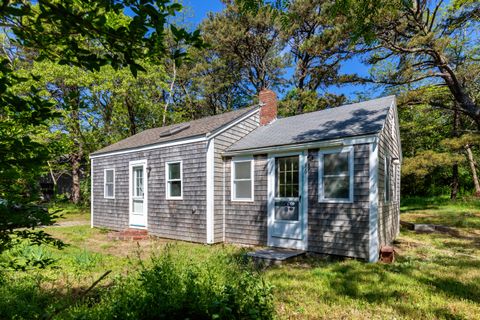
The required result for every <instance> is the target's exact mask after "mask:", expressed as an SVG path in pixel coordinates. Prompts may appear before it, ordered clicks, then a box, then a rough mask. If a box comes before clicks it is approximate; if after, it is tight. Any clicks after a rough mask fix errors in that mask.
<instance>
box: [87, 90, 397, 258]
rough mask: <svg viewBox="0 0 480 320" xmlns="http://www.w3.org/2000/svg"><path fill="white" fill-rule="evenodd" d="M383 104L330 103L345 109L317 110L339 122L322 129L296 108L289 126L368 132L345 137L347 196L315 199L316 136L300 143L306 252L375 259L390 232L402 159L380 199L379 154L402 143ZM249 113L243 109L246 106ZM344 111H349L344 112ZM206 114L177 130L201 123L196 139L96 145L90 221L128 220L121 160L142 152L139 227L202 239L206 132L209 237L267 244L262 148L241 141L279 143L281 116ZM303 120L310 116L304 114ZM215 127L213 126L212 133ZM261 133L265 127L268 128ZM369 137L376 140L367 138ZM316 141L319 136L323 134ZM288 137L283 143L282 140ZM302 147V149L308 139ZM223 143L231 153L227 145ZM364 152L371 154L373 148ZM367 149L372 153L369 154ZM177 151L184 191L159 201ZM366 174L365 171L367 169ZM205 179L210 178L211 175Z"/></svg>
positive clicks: (114, 223) (153, 135)
mask: <svg viewBox="0 0 480 320" xmlns="http://www.w3.org/2000/svg"><path fill="white" fill-rule="evenodd" d="M388 103H390V104H392V103H394V98H393V97H386V98H381V99H378V100H375V101H370V102H366V103H364V104H359V106H364V107H365V108H366V109H365V110H357V109H355V107H354V105H350V106H347V107H348V108H347V109H345V110H347V111H349V114H350V116H349V115H345V113H342V112H340V110H329V111H328V112H326V113H324V114H325V115H329V116H330V117H344V118H345V117H346V119H344V120H343V122H341V123H340V124H336V122H335V121H327V120H329V119H322V121H323V122H325V123H327V124H328V125H329V126H334V127H335V125H337V129H338V130H337V131H335V130H333V129H332V130H331V131H332V132H330V131H328V130H327V129H328V128H326V127H325V125H324V124H321V123H320V122H318V123H317V121H314V119H313V118H312V116H311V115H310V116H309V115H302V116H299V117H298V119H300V120H302V119H303V120H302V121H301V123H296V126H298V127H295V130H297V131H299V130H300V131H301V130H304V131H306V132H309V134H310V135H309V137H308V139H313V138H314V137H320V136H321V135H322V133H323V132H326V131H325V130H327V131H328V132H330V134H332V135H335V134H337V135H338V134H343V133H342V132H344V131H341V130H350V131H351V132H362V135H363V137H365V136H366V137H367V138H369V139H370V140H364V139H363V138H362V140H357V141H356V142H355V143H356V144H354V145H353V154H354V159H353V163H354V165H353V172H354V193H353V203H332V202H330V203H320V202H319V195H318V192H319V186H318V183H319V175H318V168H319V163H318V153H319V150H321V149H319V148H318V147H319V145H318V144H309V145H308V147H309V148H310V149H308V152H307V167H306V170H307V171H306V178H307V185H308V201H307V202H308V211H307V218H308V225H307V234H308V250H309V251H313V252H318V253H325V254H334V255H342V256H351V257H357V258H363V259H367V260H375V259H374V258H375V254H376V250H377V249H379V248H380V247H381V246H382V245H386V244H390V243H391V242H392V241H393V239H394V238H395V236H396V235H397V234H398V232H399V214H400V212H399V201H400V194H399V193H400V165H397V166H395V165H393V164H391V179H390V181H391V188H390V189H391V201H389V202H386V201H385V196H384V190H385V187H384V186H385V183H384V181H385V170H384V159H385V157H386V155H387V154H388V155H389V157H390V159H400V158H401V154H400V152H401V150H400V145H399V144H398V141H399V137H398V128H397V127H396V126H397V122H396V121H395V119H396V116H397V115H396V114H395V111H396V108H394V107H388ZM339 108H341V107H339ZM366 110H367V111H368V110H370V111H369V112H370V113H369V114H368V115H365V112H366ZM387 110H388V112H387ZM248 112H251V113H250V114H249V115H247V113H248ZM322 112H323V111H319V112H318V113H314V115H315V117H316V118H315V119H321V118H322V117H321V113H322ZM312 115H313V114H312ZM243 116H246V118H245V119H243V120H242V121H240V122H238V123H236V124H235V125H232V121H235V120H236V119H239V118H240V117H243ZM348 117H351V119H350V118H348ZM292 118H293V117H292ZM208 119H209V118H205V119H202V120H196V121H192V122H190V127H189V128H188V129H185V130H184V131H181V134H182V135H187V134H188V132H190V133H192V132H193V133H194V134H195V135H194V136H191V137H190V138H192V137H195V138H198V137H200V135H198V133H199V132H201V133H202V134H203V136H202V139H203V140H202V141H201V142H198V141H199V140H201V139H195V141H197V142H189V143H185V144H179V145H176V146H168V147H165V146H164V147H160V148H156V149H150V150H148V151H132V152H128V153H125V152H123V151H122V149H120V150H118V149H117V148H122V147H125V146H128V148H134V147H141V143H142V141H141V140H142V135H141V134H139V135H136V136H134V137H131V138H129V139H127V140H126V141H123V142H122V141H120V142H119V143H117V144H115V145H112V146H110V147H107V148H105V149H104V150H100V151H103V153H104V154H102V152H97V153H94V154H93V157H92V168H93V175H92V184H93V190H92V197H93V200H92V211H93V220H92V224H93V226H97V227H106V228H110V229H114V230H122V229H125V228H128V227H129V225H128V223H129V162H130V161H135V160H147V172H149V175H148V179H147V181H148V219H147V229H148V232H149V234H151V235H156V236H159V237H164V238H171V239H178V240H186V241H194V242H201V243H206V242H207V230H206V226H207V190H206V189H207V179H208V177H207V142H206V141H207V140H208V139H214V140H213V141H214V164H213V168H214V170H213V188H214V192H213V236H214V237H213V242H215V243H219V242H230V243H239V244H247V245H262V246H265V245H267V240H268V239H267V238H268V212H267V203H268V194H267V192H268V191H267V188H268V170H267V168H268V165H267V164H268V155H267V152H268V151H265V149H261V151H258V152H257V153H258V154H256V153H255V152H253V151H252V150H253V149H254V147H251V148H252V149H251V150H250V151H249V149H242V148H246V141H247V142H248V141H250V142H249V143H251V144H252V143H253V144H255V145H256V146H257V147H261V148H265V147H266V146H265V145H264V144H267V143H268V140H269V139H273V140H272V141H274V142H275V141H276V142H275V143H276V144H274V145H272V146H275V147H279V146H280V147H282V146H285V145H283V144H282V143H287V142H288V141H284V140H282V130H281V129H282V128H278V126H279V124H281V123H283V122H285V123H287V122H288V121H287V120H285V121H284V120H282V121H280V120H277V121H274V122H273V123H272V124H269V125H266V126H263V127H262V126H260V127H259V109H258V107H252V108H249V109H248V110H247V111H234V112H233V113H228V114H225V115H222V116H216V117H214V118H212V119H214V120H215V121H214V123H211V122H209V121H208ZM305 119H309V121H306V120H305ZM312 119H313V120H312ZM332 119H333V118H332ZM335 119H336V118H335ZM362 119H363V121H362ZM304 120H305V121H304ZM357 120H358V121H357ZM292 121H293V120H292ZM292 121H290V122H292ZM372 121H374V123H373V122H372ZM290 122H288V123H290ZM293 122H295V121H293ZM293 122H292V123H290V124H289V125H290V126H293V125H294V124H295V123H293ZM297 122H298V121H297ZM372 123H373V124H372ZM227 125H232V126H231V127H228V129H226V130H225V131H224V132H221V131H220V130H222V128H225V127H226V126H227ZM312 126H313V127H312ZM372 126H374V127H375V128H376V129H375V130H377V131H376V132H373V133H370V130H373V129H371V128H373V127H372ZM377 127H378V128H377ZM167 128H168V127H167ZM340 129H341V130H340ZM162 130H163V131H165V130H167V129H165V128H164V129H161V130H159V129H155V130H153V131H149V132H147V133H145V134H143V137H145V138H148V139H147V140H148V141H149V143H153V142H155V141H157V140H158V139H159V136H158V134H159V132H160V131H162ZM187 130H190V131H187ZM208 130H210V131H208ZM212 130H213V131H212ZM223 130H224V129H223ZM272 130H273V131H272ZM322 130H323V131H322ZM352 130H353V131H352ZM355 130H356V131H355ZM163 131H162V132H163ZM350 131H348V132H350ZM217 132H221V133H220V134H218V135H216V136H215V133H217ZM259 132H260V133H261V132H266V134H265V135H266V136H267V137H263V136H262V135H260V136H262V141H259V140H257V139H256V138H255V137H259ZM268 132H270V135H269V134H268ZM193 133H192V134H193ZM377 136H378V140H375V139H376V137H377ZM160 137H161V136H160ZM209 137H210V138H209ZM245 137H246V138H245ZM335 137H336V136H335ZM349 137H351V136H349ZM187 138H188V137H187ZM156 139H157V140H156ZM162 139H163V140H162ZM165 139H167V138H166V137H161V138H160V140H161V141H160V142H162V143H163V142H166V140H165ZM168 139H171V140H172V141H175V139H176V138H175V136H174V135H173V136H172V137H170V138H168ZM275 139H276V140H275ZM292 139H293V138H292ZM315 139H316V138H315ZM335 139H337V138H335ZM318 141H321V139H319V140H318ZM349 141H351V140H349ZM372 141H378V160H377V161H378V163H377V166H376V168H377V170H378V171H377V173H378V181H374V180H372V181H370V177H371V174H372V173H371V172H370V168H371V167H375V165H374V164H370V163H369V162H370V159H371V154H370V152H371V150H372V149H373V148H372V146H373V145H374V143H372ZM308 142H310V140H308ZM290 144H291V142H289V145H290ZM235 146H237V147H235ZM293 146H295V144H293ZM240 147H241V148H240ZM304 147H305V148H307V146H306V145H305V146H304ZM235 148H237V149H235ZM123 150H124V149H123ZM210 150H211V149H210ZM111 151H120V152H119V153H118V154H114V155H108V154H105V152H111ZM229 152H234V153H230V154H229ZM235 152H237V153H240V154H241V155H245V156H252V155H253V158H254V201H253V202H248V201H244V202H237V201H235V202H232V201H231V163H232V157H231V155H234V154H237V153H235ZM275 152H276V151H275ZM372 155H375V154H374V153H372ZM373 158H375V157H374V156H373ZM177 160H181V161H182V162H183V177H182V178H183V179H182V182H183V199H182V200H166V195H165V163H166V162H169V161H177ZM391 162H392V161H390V163H391ZM210 164H211V163H210ZM209 168H211V167H209ZM104 169H115V198H114V199H105V198H104ZM210 172H211V171H210ZM374 176H375V175H372V177H374ZM210 178H212V176H211V175H210ZM208 181H209V183H210V182H211V180H208ZM371 183H372V185H371ZM376 188H378V189H376ZM376 192H378V222H377V221H376V220H375V218H374V217H375V215H374V214H372V213H374V212H375V210H372V211H370V208H371V207H372V204H373V207H375V205H374V203H373V202H372V203H370V200H371V198H370V197H375V194H376ZM305 196H307V195H305ZM210 199H212V198H210ZM304 199H305V198H304ZM209 207H210V204H209ZM210 208H211V207H210ZM209 212H210V211H209ZM210 221H211V220H210ZM372 226H373V227H372ZM375 226H377V227H378V230H377V231H378V244H379V248H376V241H372V239H373V240H376V233H375V232H372V230H374V229H375ZM371 229H372V230H371ZM370 238H372V239H370Z"/></svg>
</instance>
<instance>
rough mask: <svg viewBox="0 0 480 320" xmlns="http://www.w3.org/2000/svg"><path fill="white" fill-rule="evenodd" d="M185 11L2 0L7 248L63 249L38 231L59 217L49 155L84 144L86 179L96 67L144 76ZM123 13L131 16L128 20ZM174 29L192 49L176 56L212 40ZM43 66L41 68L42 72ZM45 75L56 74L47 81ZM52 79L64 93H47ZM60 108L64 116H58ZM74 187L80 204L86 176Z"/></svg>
mask: <svg viewBox="0 0 480 320" xmlns="http://www.w3.org/2000/svg"><path fill="white" fill-rule="evenodd" d="M181 8H182V6H181V5H180V4H178V3H170V2H169V1H166V0H157V1H140V2H136V1H120V2H115V3H113V2H111V1H83V2H78V1H56V0H52V1H40V2H36V1H35V2H30V1H1V2H0V24H1V25H2V34H1V36H0V40H1V44H0V46H1V49H2V50H1V51H0V105H1V106H2V108H1V110H0V136H1V137H2V139H1V140H0V201H2V204H1V206H0V218H1V220H0V221H1V223H0V253H1V252H3V251H4V250H5V249H8V248H10V247H11V246H12V244H13V243H14V242H15V241H17V239H20V240H18V241H21V238H24V239H28V240H29V241H31V242H33V243H39V242H44V243H49V244H54V245H57V246H59V247H60V246H61V242H59V241H55V240H54V239H52V238H51V237H50V236H48V235H47V234H45V233H44V232H35V231H32V229H33V228H35V227H37V226H39V225H48V224H52V223H53V222H54V220H55V215H54V214H53V215H52V214H50V213H48V211H47V210H45V209H44V208H42V207H40V206H38V205H37V203H38V202H39V200H40V198H39V193H38V181H39V178H40V176H41V175H43V174H45V173H46V168H47V163H48V160H52V158H53V157H54V156H58V155H59V154H62V153H63V152H66V150H69V149H70V150H72V149H75V152H74V153H73V152H70V160H71V162H72V169H73V170H72V171H73V175H74V177H75V176H76V177H78V176H79V171H80V167H81V161H82V157H83V154H84V152H85V150H84V148H85V144H86V143H85V140H86V139H85V137H84V136H82V130H81V128H80V127H81V124H82V123H83V121H84V119H81V110H82V108H83V109H85V108H87V107H86V105H87V104H84V102H85V101H80V100H81V98H82V90H81V88H85V87H87V86H89V85H90V83H91V82H89V81H90V80H91V78H89V77H88V76H87V75H91V74H89V71H93V70H97V71H98V70H100V68H101V67H103V66H106V65H109V66H111V67H112V68H114V69H119V68H122V67H123V68H129V69H130V72H131V74H132V75H133V77H136V76H137V73H138V71H139V70H140V71H142V70H145V67H143V66H142V65H140V60H142V62H144V61H146V60H148V59H150V60H149V61H155V62H156V63H158V62H159V61H163V59H164V58H165V57H166V56H167V52H166V50H165V43H164V41H165V38H164V36H165V34H164V29H165V27H166V26H167V25H169V22H168V18H169V17H171V16H173V15H175V13H176V12H178V11H179V10H180V9H181ZM124 10H130V11H131V12H132V17H129V18H126V16H125V15H124ZM172 30H174V31H175V32H174V33H175V36H174V41H175V42H176V43H179V44H181V45H182V47H181V48H182V49H183V50H178V51H176V52H174V53H173V59H175V60H179V59H181V58H182V57H184V56H185V54H186V53H185V48H187V47H189V46H195V47H202V46H203V42H202V39H201V37H200V34H199V32H198V31H193V32H191V33H190V32H187V31H185V30H184V29H181V28H179V29H177V28H172ZM40 61H43V62H40ZM42 63H43V65H42ZM38 66H41V67H42V69H41V70H37V72H35V71H36V70H34V69H35V67H38ZM72 66H75V67H76V68H72ZM43 67H46V68H43ZM32 68H33V69H32ZM44 73H45V74H47V75H48V76H50V79H48V78H47V79H42V78H41V76H43V74H44ZM74 73H75V81H71V80H72V78H73V74H74ZM35 74H36V75H35ZM69 80H70V82H69ZM52 84H53V85H54V86H55V88H54V89H61V90H60V91H61V94H60V95H57V96H55V94H53V93H52V92H50V94H51V96H46V95H45V91H48V89H52V88H51V85H52ZM42 85H43V88H42ZM82 86H83V87H82ZM42 89H43V90H42ZM56 93H58V91H57V92H56ZM52 99H54V100H55V99H56V100H55V101H54V103H52ZM60 115H62V116H63V119H62V121H59V122H55V119H58V117H59V116H60ZM89 116H92V115H91V114H90V115H89ZM87 123H88V121H87ZM59 124H64V127H62V126H59ZM56 125H57V126H58V127H57V128H56V130H55V127H56ZM51 128H53V130H52V131H53V132H55V131H56V132H55V133H52V131H50V132H49V129H51ZM65 128H66V129H67V130H65V131H63V130H62V129H65ZM65 132H67V133H68V134H70V136H69V137H68V138H67V139H66V138H65V135H64V133H65ZM55 136H56V137H55ZM52 140H54V141H55V143H51V142H52ZM53 151H55V152H53ZM50 169H51V166H50ZM77 180H78V179H77ZM74 186H75V189H76V192H73V193H72V194H73V195H74V197H73V200H74V201H79V198H80V196H79V192H78V191H79V186H78V183H76V184H74ZM21 228H28V229H26V230H25V229H21ZM19 230H20V231H19ZM31 261H33V260H31ZM46 261H47V262H49V261H48V259H47V260H46ZM35 264H38V263H37V262H35Z"/></svg>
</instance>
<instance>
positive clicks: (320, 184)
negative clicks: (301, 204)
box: [318, 146, 354, 203]
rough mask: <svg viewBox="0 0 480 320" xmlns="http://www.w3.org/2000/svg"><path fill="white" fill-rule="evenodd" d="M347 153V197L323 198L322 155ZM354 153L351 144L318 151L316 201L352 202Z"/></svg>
mask: <svg viewBox="0 0 480 320" xmlns="http://www.w3.org/2000/svg"><path fill="white" fill-rule="evenodd" d="M346 152H348V153H349V157H348V175H349V192H348V194H349V197H348V198H344V199H341V198H338V199H334V198H325V195H324V188H323V182H324V180H323V155H325V154H332V153H346ZM353 157H354V153H353V146H348V147H343V148H333V149H325V150H320V151H319V152H318V202H322V203H353V189H354V185H353V184H354V171H353V164H354V158H353Z"/></svg>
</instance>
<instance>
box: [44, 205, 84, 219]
mask: <svg viewBox="0 0 480 320" xmlns="http://www.w3.org/2000/svg"><path fill="white" fill-rule="evenodd" d="M49 209H50V211H51V212H54V211H58V213H59V214H61V215H62V218H61V219H59V220H58V222H62V221H84V222H88V221H90V208H88V207H82V206H78V205H74V204H71V203H66V202H57V203H52V204H51V205H50V206H49Z"/></svg>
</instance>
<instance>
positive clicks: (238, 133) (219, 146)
mask: <svg viewBox="0 0 480 320" xmlns="http://www.w3.org/2000/svg"><path fill="white" fill-rule="evenodd" d="M258 124H259V113H258V112H256V113H254V114H253V115H252V116H250V117H248V118H247V119H245V120H244V121H242V122H240V123H239V124H237V125H235V126H233V127H231V128H229V129H228V130H226V131H225V132H223V133H221V134H219V135H218V136H216V137H215V138H214V139H215V170H214V172H215V174H214V181H215V182H214V186H215V205H214V242H222V241H223V227H224V219H223V212H224V210H223V206H224V201H223V200H224V197H223V195H224V188H230V182H231V180H230V167H228V168H227V167H226V166H225V168H224V163H223V159H222V154H223V152H224V151H225V150H226V149H227V148H228V147H230V146H231V145H232V144H233V143H235V142H237V141H238V140H240V139H241V138H243V137H245V136H246V135H247V134H249V133H250V132H252V131H253V130H255V129H256V128H257V127H258ZM224 169H225V171H226V175H225V176H224V174H223V171H224ZM229 199H230V198H228V200H229ZM225 204H226V203H225ZM225 226H226V225H225Z"/></svg>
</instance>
